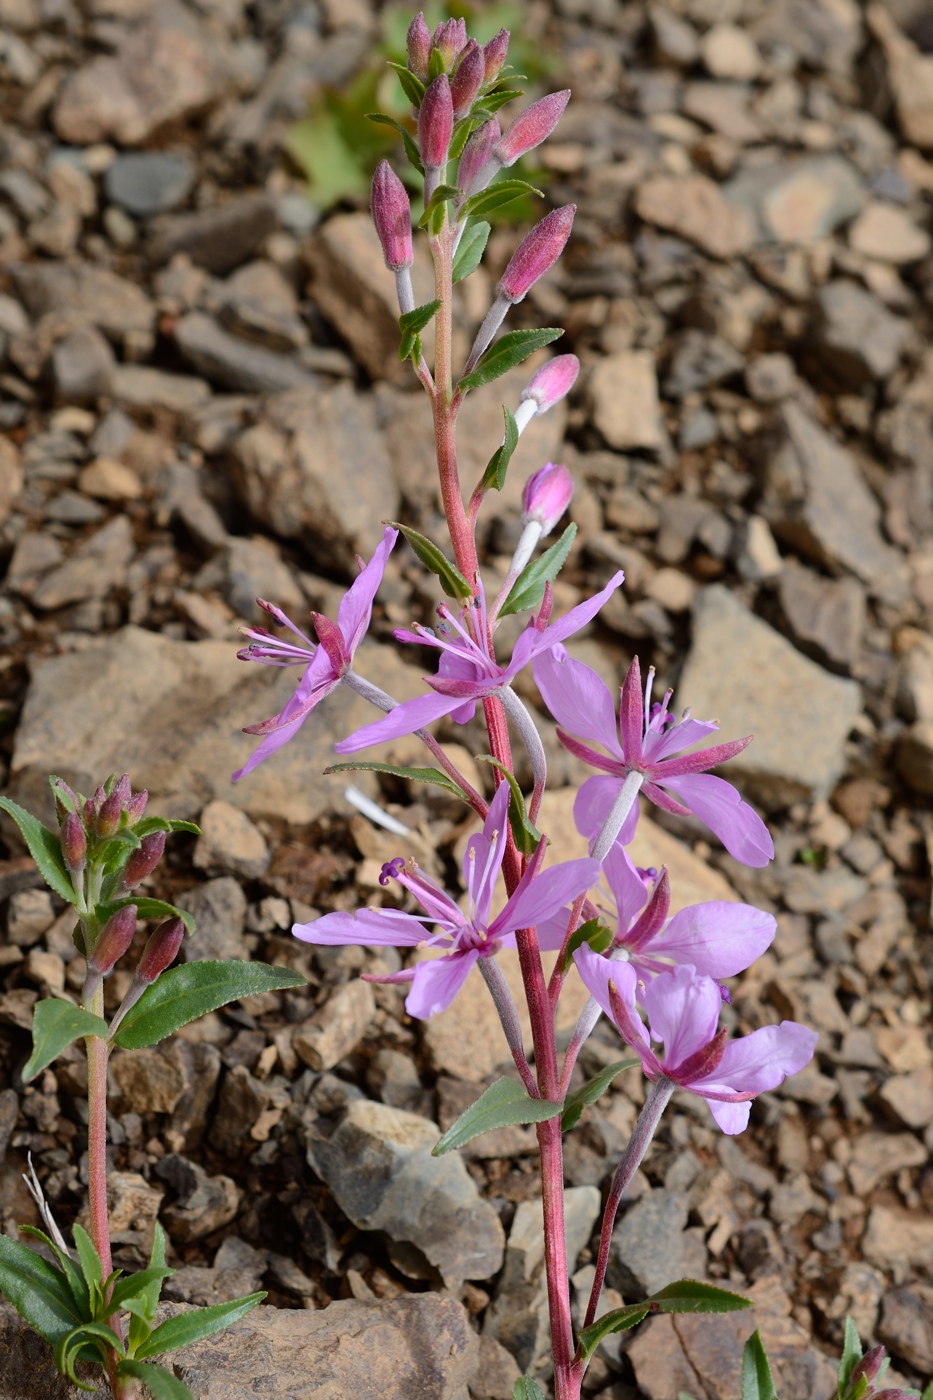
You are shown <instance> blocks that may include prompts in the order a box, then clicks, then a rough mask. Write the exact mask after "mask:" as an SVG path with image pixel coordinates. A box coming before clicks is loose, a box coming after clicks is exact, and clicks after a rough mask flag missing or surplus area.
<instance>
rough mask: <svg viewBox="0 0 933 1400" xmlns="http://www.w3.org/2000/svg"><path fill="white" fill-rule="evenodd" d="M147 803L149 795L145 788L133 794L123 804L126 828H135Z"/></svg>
mask: <svg viewBox="0 0 933 1400" xmlns="http://www.w3.org/2000/svg"><path fill="white" fill-rule="evenodd" d="M148 801H149V793H148V791H147V790H146V788H140V790H139V792H134V793H133V795H132V796H131V797H129V798H128V799H127V801H126V802H125V803H124V806H123V810H124V812H125V813H126V824H127V826H135V825H136V823H137V822H138V821H140V820H141V818H142V816H143V813H144V812H145V810H146V804H147V803H148Z"/></svg>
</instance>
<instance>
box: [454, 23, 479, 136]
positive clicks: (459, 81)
mask: <svg viewBox="0 0 933 1400" xmlns="http://www.w3.org/2000/svg"><path fill="white" fill-rule="evenodd" d="M470 44H473V45H474V47H473V48H470V46H469V45H467V47H466V48H465V49H464V51H463V54H462V55H461V58H460V62H459V63H458V64H457V71H456V73H455V74H454V75H453V77H452V78H451V80H450V97H451V101H452V102H453V108H454V117H455V119H456V120H458V121H459V119H460V118H461V117H465V116H467V114H468V113H469V111H470V108H471V107H472V106H473V103H474V102H475V100H476V97H477V94H478V93H479V90H480V88H481V87H482V85H483V78H484V76H485V73H486V60H485V59H484V57H483V50H482V49H481V48H480V47H479V45H478V44H476V42H475V40H473V39H471V40H470Z"/></svg>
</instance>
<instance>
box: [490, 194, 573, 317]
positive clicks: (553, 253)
mask: <svg viewBox="0 0 933 1400" xmlns="http://www.w3.org/2000/svg"><path fill="white" fill-rule="evenodd" d="M576 212H577V206H576V205H575V204H564V205H563V206H562V207H561V208H560V209H552V210H551V212H550V214H546V215H545V217H544V218H543V219H542V220H541V222H540V223H539V224H535V226H534V228H533V229H532V230H531V232H530V233H529V234H527V235H526V236H525V237H524V238H523V239H522V241H521V243H519V245H518V247H517V248H516V250H515V252H514V253H513V254H512V256H511V258H510V259H509V265H508V267H507V268H506V269H505V272H503V274H502V276H501V278H500V279H499V295H500V296H503V297H505V299H506V300H507V301H510V302H513V303H514V302H516V301H521V300H522V299H523V297H525V296H526V295H527V293H528V292H529V291H530V289H531V288H532V287H533V286H534V284H535V283H536V282H537V281H538V280H539V278H541V277H543V276H544V274H545V273H546V272H548V271H549V270H550V269H551V268H552V267H553V266H554V264H555V263H556V262H557V259H558V258H559V257H560V255H561V253H562V252H563V251H564V246H565V244H566V242H567V239H568V238H569V237H570V230H571V228H572V227H573V216H574V214H575V213H576Z"/></svg>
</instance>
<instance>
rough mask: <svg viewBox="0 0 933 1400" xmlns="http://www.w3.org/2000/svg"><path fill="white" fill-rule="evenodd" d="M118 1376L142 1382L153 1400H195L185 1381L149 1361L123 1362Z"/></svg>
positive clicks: (119, 1367) (118, 1370)
mask: <svg viewBox="0 0 933 1400" xmlns="http://www.w3.org/2000/svg"><path fill="white" fill-rule="evenodd" d="M117 1375H118V1376H120V1377H122V1378H124V1379H127V1380H129V1379H133V1380H137V1381H142V1383H143V1385H144V1386H145V1387H146V1389H147V1390H148V1391H149V1394H150V1395H151V1396H152V1400H194V1396H193V1395H192V1394H191V1391H190V1390H189V1389H188V1387H187V1386H186V1385H185V1384H184V1382H183V1381H180V1380H178V1378H177V1377H176V1376H173V1375H172V1373H171V1371H166V1369H165V1367H164V1366H153V1365H152V1363H151V1362H148V1361H131V1360H126V1361H121V1362H120V1364H119V1365H118V1366H117Z"/></svg>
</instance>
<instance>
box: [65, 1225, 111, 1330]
mask: <svg viewBox="0 0 933 1400" xmlns="http://www.w3.org/2000/svg"><path fill="white" fill-rule="evenodd" d="M71 1233H72V1236H73V1237H74V1242H75V1251H76V1252H77V1255H78V1262H79V1264H80V1265H81V1272H82V1274H83V1275H84V1280H85V1283H86V1284H87V1286H88V1290H89V1292H90V1295H91V1311H92V1313H96V1312H97V1309H98V1307H99V1305H100V1302H101V1300H102V1298H103V1291H104V1269H103V1265H102V1264H101V1261H100V1255H99V1254H98V1253H97V1248H96V1246H95V1244H94V1241H93V1240H92V1239H91V1237H90V1235H89V1234H88V1232H87V1230H85V1228H84V1226H83V1225H78V1224H75V1225H74V1226H73V1228H72V1231H71Z"/></svg>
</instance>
